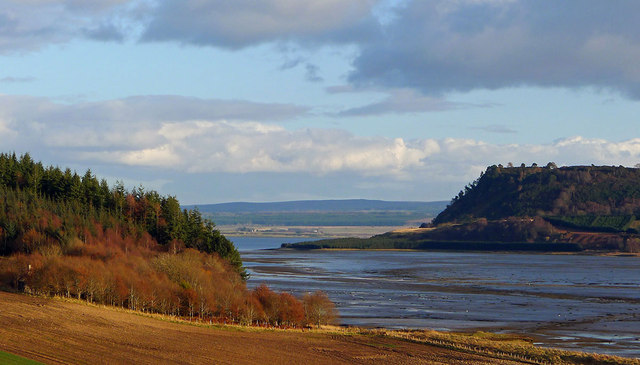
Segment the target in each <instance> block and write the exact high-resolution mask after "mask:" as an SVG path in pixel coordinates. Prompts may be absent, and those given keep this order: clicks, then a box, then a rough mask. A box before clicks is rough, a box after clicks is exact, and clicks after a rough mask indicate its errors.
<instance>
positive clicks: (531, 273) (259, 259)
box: [242, 250, 640, 357]
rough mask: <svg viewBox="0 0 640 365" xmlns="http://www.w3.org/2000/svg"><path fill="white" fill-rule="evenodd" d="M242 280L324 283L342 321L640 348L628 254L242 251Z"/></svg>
mask: <svg viewBox="0 0 640 365" xmlns="http://www.w3.org/2000/svg"><path fill="white" fill-rule="evenodd" d="M242 255H243V259H244V261H245V263H246V265H247V267H248V268H249V271H250V272H251V273H252V278H251V279H250V280H249V285H250V286H251V285H258V284H259V283H262V282H264V283H267V284H268V285H271V286H273V287H274V288H276V289H278V290H287V291H291V292H293V293H294V294H303V293H304V292H306V291H309V290H324V291H326V292H327V293H328V294H329V296H330V297H331V298H332V299H333V300H334V301H335V302H336V303H337V306H338V309H339V310H340V312H341V321H342V323H343V324H344V325H352V326H364V327H373V328H375V327H384V328H395V329H399V328H418V329H436V330H453V331H475V330H478V329H485V330H488V331H492V332H498V333H515V334H524V335H526V336H529V337H531V338H533V339H534V341H536V342H537V343H540V344H542V345H545V346H551V347H560V348H566V349H574V350H581V351H587V352H598V353H608V354H615V355H621V356H626V357H640V262H639V261H638V259H637V258H636V257H606V256H584V255H566V256H559V255H523V254H495V253H438V252H431V253H428V252H387V251H384V252H372V251H324V250H322V251H302V252H301V251H295V250H291V251H245V252H243V253H242Z"/></svg>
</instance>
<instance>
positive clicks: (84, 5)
mask: <svg viewBox="0 0 640 365" xmlns="http://www.w3.org/2000/svg"><path fill="white" fill-rule="evenodd" d="M145 1H146V0H91V1H86V0H30V1H20V0H4V1H1V2H0V4H1V5H0V54H2V53H12V52H25V51H32V50H36V49H39V48H41V47H43V46H46V45H48V44H52V43H64V42H68V41H70V40H72V39H76V38H83V37H89V38H93V39H98V40H110V41H113V40H121V39H122V34H124V32H125V31H128V30H130V28H135V27H139V26H140V25H141V24H142V23H141V22H142V20H143V17H141V16H140V9H143V8H146V6H145ZM134 23H135V24H134ZM96 24H99V26H97V27H96ZM118 33H119V34H120V37H118V36H117V34H118Z"/></svg>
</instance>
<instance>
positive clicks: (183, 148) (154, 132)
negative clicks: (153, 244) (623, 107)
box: [0, 96, 640, 183]
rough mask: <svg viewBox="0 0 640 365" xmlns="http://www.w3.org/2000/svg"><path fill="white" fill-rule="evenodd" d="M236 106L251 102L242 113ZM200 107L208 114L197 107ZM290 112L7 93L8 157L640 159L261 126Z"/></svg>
mask: <svg viewBox="0 0 640 365" xmlns="http://www.w3.org/2000/svg"><path fill="white" fill-rule="evenodd" d="M167 99H169V100H171V104H172V105H174V107H176V108H179V107H180V105H183V106H185V107H188V108H189V109H190V110H191V114H187V115H184V114H183V115H182V117H180V118H177V114H174V113H173V112H171V111H170V110H165V109H163V108H162V107H161V105H162V104H164V103H165V101H166V100H167ZM236 103H244V104H243V105H244V106H243V107H242V108H240V109H241V110H242V113H238V112H237V110H236V108H235V105H236ZM194 104H195V105H196V106H199V107H191V106H192V105H194ZM156 108H157V110H156ZM288 108H290V107H287V106H279V105H275V106H273V105H268V104H252V103H248V102H229V105H226V104H225V102H223V101H219V100H214V101H206V100H197V99H196V100H193V99H186V98H178V97H170V96H165V97H157V98H156V97H137V98H128V99H121V100H112V101H105V102H99V103H84V104H74V105H62V104H56V103H54V102H51V101H49V100H47V99H38V98H29V97H8V96H2V97H0V110H1V112H0V150H3V151H8V150H16V151H19V152H20V151H22V148H23V147H22V146H32V148H33V149H35V150H31V151H29V152H32V153H33V154H34V156H35V155H38V154H42V155H47V156H58V158H59V159H63V160H65V161H70V162H73V163H74V164H77V163H82V164H83V165H87V166H91V165H92V163H94V162H99V163H100V164H104V165H117V166H137V167H145V168H151V169H156V170H161V171H166V172H170V171H178V172H183V173H190V174H195V173H233V174H245V173H301V174H306V175H312V176H323V175H327V174H349V175H352V176H353V175H357V176H362V177H372V176H379V177H384V178H385V179H391V180H395V181H414V182H420V181H424V182H425V183H426V182H427V181H429V182H431V181H436V182H437V181H454V182H461V181H470V180H473V179H475V178H476V177H477V175H478V174H479V173H480V171H482V170H483V169H484V168H485V167H486V166H487V165H491V164H498V163H502V164H506V163H507V162H513V163H515V164H519V163H521V162H524V163H526V164H531V163H533V162H536V163H539V164H546V163H547V162H549V161H554V162H556V163H557V164H558V165H570V164H571V165H572V164H605V165H619V164H622V165H627V166H634V165H635V164H637V163H639V162H640V138H635V139H629V140H626V141H618V142H616V141H607V140H603V139H586V138H582V137H571V138H564V139H560V140H557V141H553V142H550V143H547V144H528V145H525V144H492V143H486V142H483V141H479V140H473V139H456V138H446V139H429V138H426V139H411V140H408V139H402V138H387V137H361V136H355V135H353V134H351V133H348V132H346V131H344V130H339V129H317V128H316V129H310V128H306V129H304V128H303V129H295V130H289V129H285V128H284V127H282V126H280V125H277V124H274V123H273V122H270V123H266V122H264V121H259V119H258V118H259V117H260V116H263V117H264V115H265V114H266V113H268V112H270V111H271V112H273V110H275V112H273V113H275V115H279V114H278V113H280V112H281V109H285V112H284V114H285V115H289V116H290V115H297V114H296V112H300V111H299V110H296V109H295V108H293V111H291V110H289V109H288ZM248 110H254V112H253V113H248ZM234 117H235V118H234ZM496 128H497V127H496ZM497 129H498V131H503V130H501V129H500V128H497ZM507 132H508V131H507ZM23 152H26V151H23Z"/></svg>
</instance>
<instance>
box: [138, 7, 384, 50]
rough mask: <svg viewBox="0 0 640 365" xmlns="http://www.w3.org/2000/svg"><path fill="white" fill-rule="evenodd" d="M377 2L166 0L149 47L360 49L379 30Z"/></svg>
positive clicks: (152, 25)
mask: <svg viewBox="0 0 640 365" xmlns="http://www.w3.org/2000/svg"><path fill="white" fill-rule="evenodd" d="M377 2H378V0H350V1H342V0H306V1H292V0H234V1H226V0H209V1H202V0H163V1H160V2H159V5H158V7H157V9H156V10H155V12H154V14H153V16H152V19H151V21H150V23H149V26H148V27H147V29H146V31H145V32H144V34H143V38H142V39H143V40H145V41H177V42H180V43H185V44H196V45H207V46H217V47H223V48H229V49H239V48H243V47H248V46H252V45H257V44H260V43H269V42H287V41H293V42H301V43H303V44H304V45H312V44H325V43H356V42H361V41H363V40H365V39H369V38H371V37H373V36H374V35H375V34H376V33H377V30H378V26H377V22H376V21H375V19H374V18H373V16H372V14H371V10H372V7H373V6H374V5H375V4H376V3H377Z"/></svg>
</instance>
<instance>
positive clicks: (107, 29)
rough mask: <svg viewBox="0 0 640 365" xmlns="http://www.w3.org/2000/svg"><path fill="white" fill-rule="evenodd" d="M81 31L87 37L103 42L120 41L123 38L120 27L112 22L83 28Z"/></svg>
mask: <svg viewBox="0 0 640 365" xmlns="http://www.w3.org/2000/svg"><path fill="white" fill-rule="evenodd" d="M82 33H83V34H84V36H85V37H87V38H90V39H94V40H96V41H103V42H122V41H124V39H125V35H124V33H123V31H122V29H121V28H120V27H118V26H116V25H115V24H112V23H104V24H101V25H100V26H98V27H92V28H88V29H84V30H83V31H82Z"/></svg>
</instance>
